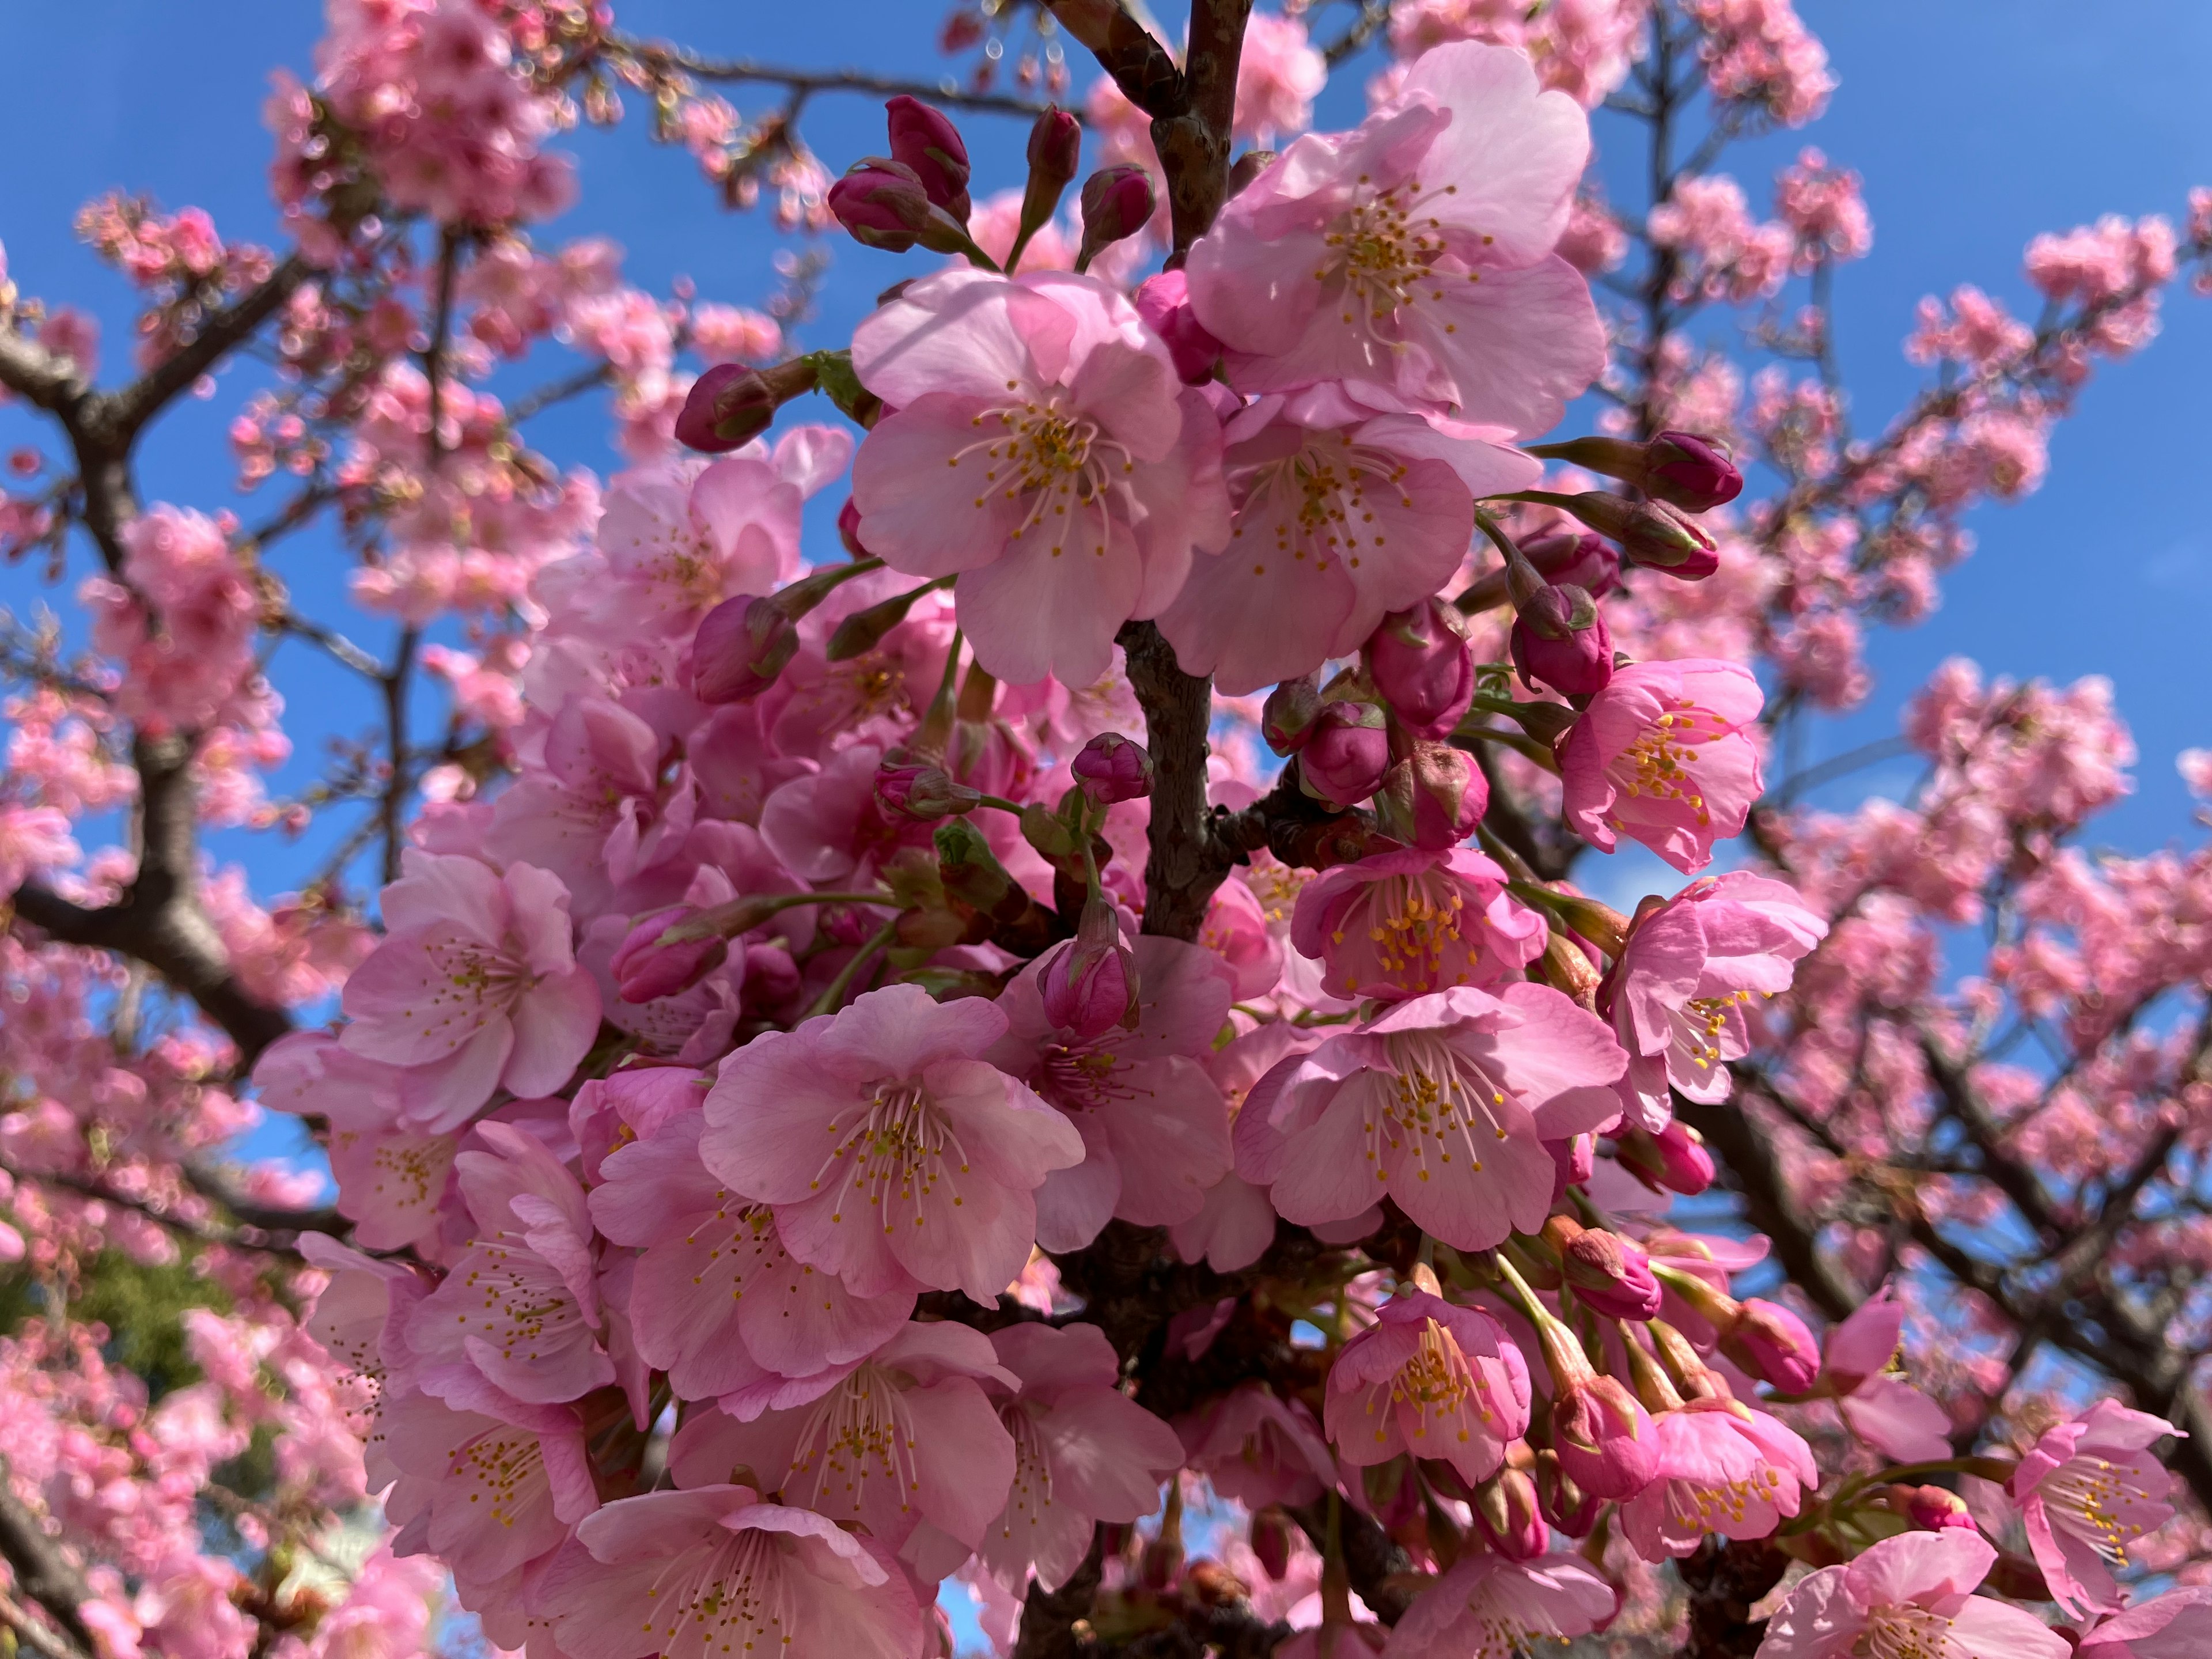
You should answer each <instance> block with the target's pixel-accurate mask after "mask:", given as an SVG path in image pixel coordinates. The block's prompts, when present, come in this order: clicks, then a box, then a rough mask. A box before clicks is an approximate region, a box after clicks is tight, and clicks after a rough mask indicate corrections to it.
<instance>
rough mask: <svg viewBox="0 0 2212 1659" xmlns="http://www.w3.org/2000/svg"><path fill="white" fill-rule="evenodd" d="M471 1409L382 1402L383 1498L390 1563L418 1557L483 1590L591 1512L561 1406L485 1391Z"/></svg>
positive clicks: (586, 1476) (578, 1444) (578, 1452)
mask: <svg viewBox="0 0 2212 1659" xmlns="http://www.w3.org/2000/svg"><path fill="white" fill-rule="evenodd" d="M471 1405H472V1407H474V1408H473V1409H467V1410H462V1409H456V1408H455V1407H450V1406H447V1405H446V1404H445V1403H443V1402H441V1401H436V1400H434V1399H432V1398H431V1397H430V1396H429V1395H424V1394H408V1395H403V1396H401V1397H400V1398H398V1399H397V1400H388V1401H386V1402H385V1407H384V1413H383V1416H382V1419H380V1426H381V1428H382V1430H383V1432H384V1436H385V1443H386V1445H387V1446H388V1447H389V1448H390V1449H391V1455H392V1462H394V1463H395V1464H397V1465H398V1470H399V1476H398V1480H397V1482H396V1483H395V1484H394V1485H393V1486H392V1492H391V1494H390V1495H389V1496H388V1497H386V1499H385V1500H384V1511H385V1515H386V1517H387V1518H388V1519H390V1520H391V1521H392V1522H393V1524H394V1525H396V1526H398V1528H399V1534H398V1537H396V1538H394V1539H393V1540H392V1553H393V1554H395V1555H418V1554H421V1553H424V1552H425V1551H428V1552H431V1553H435V1554H436V1555H437V1556H438V1557H439V1558H440V1559H441V1560H443V1561H444V1562H445V1563H446V1565H447V1566H449V1567H451V1568H452V1569H453V1574H454V1576H455V1577H457V1578H460V1579H463V1580H465V1581H472V1582H473V1583H476V1584H477V1585H489V1584H490V1583H494V1582H495V1581H498V1580H501V1579H506V1578H509V1577H512V1576H513V1574H515V1573H517V1572H519V1571H520V1570H521V1569H522V1568H524V1567H526V1566H527V1565H529V1564H530V1563H531V1562H532V1561H534V1560H537V1559H539V1558H541V1557H544V1556H545V1555H548V1554H550V1553H551V1552H552V1551H554V1550H555V1549H557V1548H558V1547H560V1545H561V1542H562V1540H563V1539H564V1538H566V1537H567V1536H568V1529H569V1528H570V1527H571V1526H573V1525H574V1523H575V1522H578V1521H580V1520H581V1519H582V1518H583V1517H584V1516H586V1515H588V1514H590V1513H591V1512H592V1510H594V1509H596V1508H597V1507H598V1505H599V1498H598V1495H597V1494H596V1493H595V1492H593V1490H592V1475H591V1469H590V1467H589V1465H588V1464H587V1462H586V1458H585V1452H584V1435H583V1428H582V1425H580V1423H579V1422H578V1421H577V1419H576V1415H575V1413H574V1412H573V1411H571V1410H569V1409H568V1407H565V1406H525V1405H523V1404H521V1403H520V1402H519V1401H511V1400H507V1399H505V1398H503V1397H502V1396H501V1395H500V1394H499V1391H498V1390H497V1389H485V1390H484V1391H483V1397H482V1398H481V1399H480V1400H477V1401H472V1402H471Z"/></svg>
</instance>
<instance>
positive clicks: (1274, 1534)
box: [1252, 1506, 1291, 1583]
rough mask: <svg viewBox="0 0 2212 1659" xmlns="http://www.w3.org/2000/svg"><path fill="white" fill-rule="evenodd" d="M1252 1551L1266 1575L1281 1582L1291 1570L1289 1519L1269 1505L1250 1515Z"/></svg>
mask: <svg viewBox="0 0 2212 1659" xmlns="http://www.w3.org/2000/svg"><path fill="white" fill-rule="evenodd" d="M1252 1553H1253V1554H1254V1555H1255V1556H1257V1557H1258V1558H1259V1559H1260V1565H1261V1567H1262V1568H1263V1569H1264V1570H1265V1571H1266V1572H1267V1577H1270V1578H1272V1579H1273V1580H1274V1581H1275V1582H1276V1583H1282V1582H1283V1579H1284V1577H1285V1576H1286V1575H1287V1574H1288V1573H1289V1572H1290V1570H1291V1519H1290V1517H1289V1516H1286V1515H1285V1514H1284V1513H1283V1512H1282V1510H1279V1509H1275V1508H1273V1507H1272V1506H1271V1507H1269V1508H1267V1509H1264V1510H1261V1511H1260V1512H1259V1513H1258V1514H1257V1515H1255V1516H1253V1517H1252Z"/></svg>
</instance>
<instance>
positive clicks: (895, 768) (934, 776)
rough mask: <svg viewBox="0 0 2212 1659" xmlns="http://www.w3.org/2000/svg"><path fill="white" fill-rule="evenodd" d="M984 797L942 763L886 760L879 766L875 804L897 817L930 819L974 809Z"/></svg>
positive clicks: (928, 820)
mask: <svg viewBox="0 0 2212 1659" xmlns="http://www.w3.org/2000/svg"><path fill="white" fill-rule="evenodd" d="M981 799H983V797H982V796H981V794H980V793H977V792H976V791H975V790H973V789H970V788H969V787H968V786H967V785H966V784H964V783H956V782H955V781H953V780H952V779H951V777H950V776H948V775H946V774H945V770H944V769H943V768H942V767H936V766H920V765H915V764H912V763H893V762H889V761H886V762H885V763H884V764H883V765H881V766H879V767H878V768H877V769H876V805H878V806H880V807H882V808H883V809H884V811H885V812H886V813H887V814H889V815H890V817H895V818H912V819H914V820H915V821H916V822H917V823H932V822H934V821H935V820H936V819H938V818H943V817H951V816H952V815H953V814H954V813H956V812H967V811H973V810H974V809H975V806H976V805H977V803H979V802H980V801H981Z"/></svg>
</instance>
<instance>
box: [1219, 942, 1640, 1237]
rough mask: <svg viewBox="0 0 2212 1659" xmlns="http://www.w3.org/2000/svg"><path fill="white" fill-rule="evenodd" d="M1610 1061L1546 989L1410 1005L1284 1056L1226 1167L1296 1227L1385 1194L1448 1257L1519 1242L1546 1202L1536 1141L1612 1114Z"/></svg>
mask: <svg viewBox="0 0 2212 1659" xmlns="http://www.w3.org/2000/svg"><path fill="white" fill-rule="evenodd" d="M1623 1064H1624V1057H1623V1056H1622V1054H1621V1052H1620V1048H1618V1046H1616V1045H1615V1044H1614V1042H1613V1038H1612V1036H1611V1035H1610V1034H1609V1033H1608V1032H1607V1030H1606V1029H1605V1027H1604V1025H1603V1024H1601V1022H1600V1021H1599V1020H1598V1019H1597V1018H1596V1017H1595V1015H1592V1014H1589V1013H1586V1012H1583V1010H1582V1009H1580V1008H1578V1007H1577V1006H1575V1005H1574V1003H1573V1002H1571V1000H1568V999H1567V998H1566V997H1565V996H1564V995H1562V994H1560V993H1559V992H1557V991H1554V990H1553V989H1552V988H1551V987H1549V986H1543V985H1531V984H1527V983H1522V984H1516V985H1508V986H1506V987H1504V988H1503V990H1502V991H1500V992H1499V993H1498V994H1495V995H1493V994H1491V993H1489V992H1487V991H1478V990H1472V989H1458V990H1451V991H1443V992H1438V993H1437V994H1433V995H1430V996H1423V997H1415V998H1413V1000H1410V1001H1407V1002H1401V1003H1399V1004H1398V1005H1396V1006H1395V1007H1392V1008H1390V1009H1389V1011H1388V1012H1385V1013H1384V1014H1383V1016H1382V1017H1381V1018H1379V1019H1376V1020H1375V1021H1374V1022H1373V1023H1372V1024H1369V1025H1367V1026H1365V1027H1364V1028H1362V1029H1361V1030H1358V1031H1356V1032H1354V1033H1352V1034H1351V1035H1349V1036H1338V1037H1332V1038H1330V1039H1329V1040H1328V1042H1324V1043H1322V1045H1321V1047H1320V1048H1316V1049H1315V1050H1314V1051H1313V1052H1312V1053H1311V1054H1305V1055H1299V1056H1294V1057H1292V1058H1291V1059H1289V1060H1285V1061H1283V1062H1282V1063H1281V1064H1280V1065H1279V1066H1277V1067H1276V1068H1275V1069H1274V1071H1273V1072H1271V1073H1269V1074H1268V1075H1267V1077H1266V1078H1265V1079H1261V1082H1260V1084H1259V1085H1257V1086H1256V1087H1255V1088H1254V1090H1253V1091H1252V1096H1251V1098H1250V1099H1249V1100H1248V1101H1247V1102H1246V1103H1245V1105H1244V1108H1243V1110H1242V1111H1241V1112H1240V1113H1239V1114H1238V1115H1237V1125H1236V1137H1235V1138H1236V1142H1237V1173H1238V1174H1240V1175H1242V1176H1243V1177H1244V1178H1245V1179H1246V1180H1248V1181H1250V1182H1255V1183H1256V1184H1260V1185H1265V1186H1269V1187H1271V1188H1272V1189H1273V1193H1272V1195H1273V1200H1274V1205H1275V1207H1276V1209H1277V1210H1278V1211H1279V1212H1281V1213H1282V1215H1283V1216H1284V1217H1285V1218H1286V1219H1288V1220H1291V1221H1295V1222H1298V1223H1300V1224H1301V1225H1314V1224H1316V1223H1325V1222H1332V1221H1343V1220H1348V1219H1349V1218H1352V1217H1353V1216H1356V1215H1358V1214H1359V1213H1360V1212H1363V1211H1364V1210H1365V1209H1366V1208H1367V1207H1368V1206H1370V1205H1372V1204H1374V1203H1376V1202H1377V1201H1378V1200H1380V1199H1382V1198H1383V1196H1384V1195H1385V1194H1388V1195H1389V1197H1391V1198H1393V1199H1395V1200H1397V1202H1398V1205H1399V1206H1400V1207H1401V1209H1403V1210H1404V1211H1405V1212H1406V1213H1407V1215H1408V1216H1410V1217H1411V1218H1413V1220H1414V1221H1415V1222H1416V1223H1418V1224H1419V1225H1420V1226H1421V1228H1422V1229H1423V1230H1424V1231H1426V1232H1429V1233H1431V1234H1432V1235H1433V1236H1435V1237H1437V1238H1438V1239H1441V1240H1442V1241H1443V1243H1447V1244H1449V1245H1451V1246H1452V1247H1453V1248H1454V1249H1465V1250H1483V1249H1491V1248H1492V1246H1494V1245H1497V1244H1499V1243H1503V1242H1504V1239H1505V1237H1506V1236H1507V1234H1508V1233H1510V1232H1513V1231H1521V1232H1534V1231H1536V1230H1537V1229H1538V1228H1539V1227H1540V1226H1541V1225H1543V1220H1544V1217H1545V1215H1546V1214H1547V1212H1548V1211H1549V1210H1550V1208H1551V1198H1552V1184H1553V1166H1552V1158H1551V1154H1550V1153H1549V1152H1547V1151H1546V1150H1545V1149H1544V1143H1545V1142H1546V1141H1547V1140H1559V1139H1565V1138H1566V1137H1568V1136H1570V1135H1574V1134H1579V1133H1583V1132H1584V1131H1586V1130H1590V1129H1595V1128H1597V1127H1600V1126H1601V1125H1603V1124H1605V1123H1607V1122H1609V1121H1612V1120H1613V1118H1614V1117H1616V1116H1617V1115H1619V1114H1620V1102H1619V1101H1618V1100H1617V1099H1615V1098H1614V1097H1613V1090H1612V1084H1613V1079H1616V1078H1618V1077H1619V1076H1620V1071H1621V1066H1622V1065H1623Z"/></svg>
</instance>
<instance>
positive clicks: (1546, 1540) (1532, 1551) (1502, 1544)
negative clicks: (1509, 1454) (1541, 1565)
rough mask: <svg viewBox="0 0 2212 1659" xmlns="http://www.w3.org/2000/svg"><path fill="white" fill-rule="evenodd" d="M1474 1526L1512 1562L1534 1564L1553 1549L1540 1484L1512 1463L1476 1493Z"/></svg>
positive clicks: (1482, 1485) (1494, 1475) (1478, 1487)
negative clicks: (1538, 1498)
mask: <svg viewBox="0 0 2212 1659" xmlns="http://www.w3.org/2000/svg"><path fill="white" fill-rule="evenodd" d="M1474 1523H1475V1525H1476V1526H1477V1527H1478V1528H1480V1529H1481V1532H1482V1535H1483V1536H1484V1537H1485V1538H1486V1539H1488V1540H1489V1541H1490V1547H1492V1549H1494V1550H1496V1551H1497V1552H1498V1553H1499V1554H1500V1555H1502V1556H1504V1558H1505V1559H1507V1560H1509V1561H1533V1560H1534V1559H1536V1558H1537V1557H1538V1556H1540V1555H1541V1554H1543V1553H1544V1552H1545V1551H1546V1550H1547V1549H1548V1548H1550V1547H1551V1542H1552V1534H1551V1529H1550V1528H1548V1527H1547V1526H1546V1525H1545V1524H1544V1516H1543V1511H1542V1509H1541V1506H1540V1505H1539V1504H1538V1503H1537V1501H1536V1483H1535V1481H1534V1480H1531V1479H1530V1478H1529V1477H1528V1475H1527V1474H1524V1473H1523V1472H1522V1471H1521V1470H1519V1469H1516V1468H1513V1467H1512V1466H1511V1465H1510V1464H1508V1465H1507V1466H1506V1467H1505V1468H1502V1469H1500V1470H1498V1473H1497V1474H1493V1475H1492V1476H1491V1477H1490V1479H1489V1480H1486V1481H1484V1482H1483V1483H1482V1484H1481V1485H1480V1486H1477V1487H1476V1488H1475V1490H1474Z"/></svg>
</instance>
